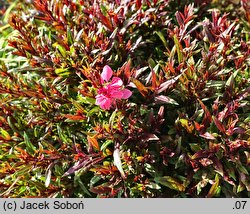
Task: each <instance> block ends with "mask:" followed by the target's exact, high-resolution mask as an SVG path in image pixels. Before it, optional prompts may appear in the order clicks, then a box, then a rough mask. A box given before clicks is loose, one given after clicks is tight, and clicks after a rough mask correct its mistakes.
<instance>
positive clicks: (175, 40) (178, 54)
mask: <svg viewBox="0 0 250 214" xmlns="http://www.w3.org/2000/svg"><path fill="white" fill-rule="evenodd" d="M173 39H174V44H175V48H176V50H177V56H178V63H181V62H182V60H183V55H182V52H181V44H180V42H179V40H178V38H177V36H176V35H174V36H173Z"/></svg>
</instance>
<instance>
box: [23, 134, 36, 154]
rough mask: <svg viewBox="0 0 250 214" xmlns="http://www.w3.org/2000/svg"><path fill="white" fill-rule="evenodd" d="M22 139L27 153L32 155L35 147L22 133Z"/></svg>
mask: <svg viewBox="0 0 250 214" xmlns="http://www.w3.org/2000/svg"><path fill="white" fill-rule="evenodd" d="M23 138H24V143H25V145H26V146H27V148H26V149H27V152H28V153H30V154H34V153H35V151H36V147H35V146H34V145H33V144H32V143H31V141H30V138H29V136H28V135H27V133H26V132H24V134H23Z"/></svg>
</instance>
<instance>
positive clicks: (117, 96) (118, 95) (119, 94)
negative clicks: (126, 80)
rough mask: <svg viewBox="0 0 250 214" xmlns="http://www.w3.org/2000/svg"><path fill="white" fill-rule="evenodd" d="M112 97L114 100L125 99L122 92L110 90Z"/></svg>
mask: <svg viewBox="0 0 250 214" xmlns="http://www.w3.org/2000/svg"><path fill="white" fill-rule="evenodd" d="M109 94H110V97H112V98H114V99H122V98H123V91H122V90H115V89H113V90H110V92H109Z"/></svg>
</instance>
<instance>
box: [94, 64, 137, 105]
mask: <svg viewBox="0 0 250 214" xmlns="http://www.w3.org/2000/svg"><path fill="white" fill-rule="evenodd" d="M112 76H113V71H112V69H111V68H110V67H109V66H108V65H105V66H104V68H103V71H102V73H101V83H102V84H103V87H102V88H100V89H98V91H97V93H98V95H97V96H96V97H95V98H96V105H99V106H100V107H101V108H102V109H106V110H109V109H110V107H111V106H112V104H114V103H115V100H116V99H128V98H129V97H130V96H131V95H132V92H131V91H130V90H128V89H125V88H124V85H123V82H122V80H121V79H120V78H119V77H113V78H112V80H111V81H109V80H110V79H111V77H112Z"/></svg>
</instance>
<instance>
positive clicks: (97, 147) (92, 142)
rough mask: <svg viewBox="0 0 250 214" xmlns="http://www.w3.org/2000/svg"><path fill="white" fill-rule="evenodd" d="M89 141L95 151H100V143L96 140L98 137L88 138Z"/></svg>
mask: <svg viewBox="0 0 250 214" xmlns="http://www.w3.org/2000/svg"><path fill="white" fill-rule="evenodd" d="M87 140H88V142H89V143H90V144H91V145H92V146H93V147H94V148H95V149H97V150H98V151H99V150H100V147H99V143H98V141H97V139H96V136H93V137H91V136H89V135H88V136H87Z"/></svg>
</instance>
